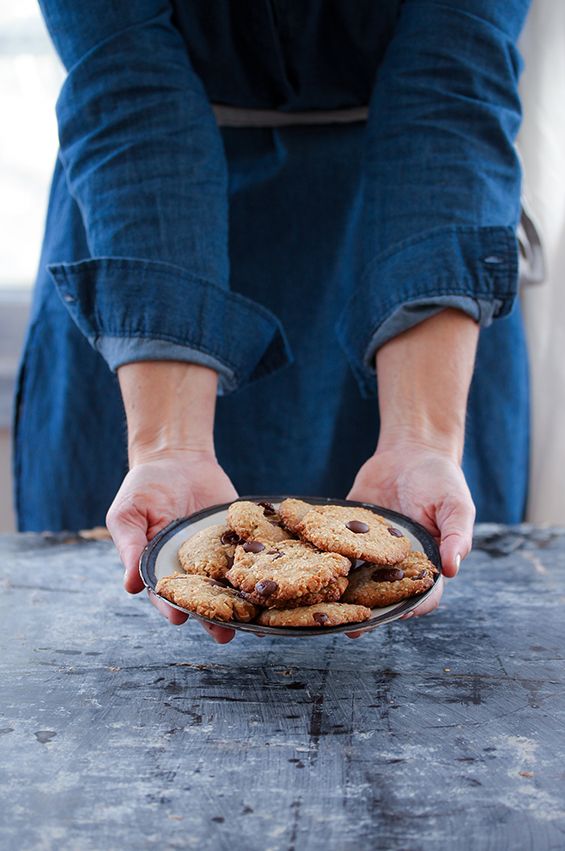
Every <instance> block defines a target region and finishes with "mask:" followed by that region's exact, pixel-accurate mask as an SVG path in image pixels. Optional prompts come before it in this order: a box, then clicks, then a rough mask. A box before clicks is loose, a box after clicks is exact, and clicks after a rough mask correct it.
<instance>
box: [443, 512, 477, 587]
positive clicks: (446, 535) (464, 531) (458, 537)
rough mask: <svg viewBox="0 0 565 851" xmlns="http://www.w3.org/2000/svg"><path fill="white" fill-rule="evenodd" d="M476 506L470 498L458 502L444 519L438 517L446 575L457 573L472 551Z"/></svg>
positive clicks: (450, 575)
mask: <svg viewBox="0 0 565 851" xmlns="http://www.w3.org/2000/svg"><path fill="white" fill-rule="evenodd" d="M474 522H475V506H474V505H473V502H472V501H471V499H470V498H469V500H468V501H467V500H466V501H464V502H459V503H457V504H456V505H455V506H454V507H453V509H452V510H451V511H450V512H449V514H448V516H447V517H446V519H445V520H444V521H442V520H441V518H438V527H439V531H440V536H441V539H440V546H439V551H440V555H441V562H442V565H443V573H444V575H445V576H448V577H453V576H456V575H457V572H458V570H459V566H460V564H461V562H462V561H463V559H464V558H466V557H467V556H468V555H469V553H470V552H471V547H472V545H473V524H474Z"/></svg>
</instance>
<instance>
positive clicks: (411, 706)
mask: <svg viewBox="0 0 565 851" xmlns="http://www.w3.org/2000/svg"><path fill="white" fill-rule="evenodd" d="M0 565H1V567H0V592H1V593H0V624H1V626H0V629H1V642H2V646H1V649H2V653H1V659H0V681H1V700H0V712H1V715H0V796H1V799H2V802H3V806H2V811H1V812H0V847H2V849H17V851H24V849H55V848H56V849H73V851H75V849H87V851H88V849H102V848H104V849H114V848H115V849H118V848H119V849H124V848H127V849H129V848H132V849H134V848H135V849H139V848H166V849H175V848H198V849H208V848H210V849H221V851H224V849H225V851H238V849H246V851H247V849H252V851H255V849H257V851H259V849H261V851H267V849H276V851H278V849H284V851H292V849H295V851H303V849H304V851H318V849H339V850H340V851H342V849H346V851H349V849H351V851H353V849H359V848H370V849H387V850H388V849H393V851H400V849H402V851H405V850H406V849H410V851H418V849H424V850H425V851H427V850H428V849H430V851H431V850H432V849H433V851H438V849H450V851H451V850H452V849H481V851H506V849H508V851H516V849H533V851H544V849H562V848H565V732H564V731H565V698H564V694H565V671H564V666H563V660H564V649H563V648H564V646H565V615H564V611H565V610H564V603H565V582H564V580H565V530H556V529H538V528H533V527H529V526H522V527H513V528H511V529H506V528H503V527H498V526H496V527H494V526H493V527H481V528H479V530H478V532H477V539H476V547H475V550H474V552H473V554H472V556H471V557H470V558H469V559H468V561H466V562H465V564H464V566H463V569H462V572H461V575H460V576H459V577H458V579H457V580H455V581H453V582H451V583H449V587H448V589H447V592H446V595H445V602H444V605H443V606H442V608H441V609H440V611H439V612H438V613H436V614H434V615H430V616H427V617H425V618H413V619H411V620H409V621H405V622H399V623H395V624H392V625H390V626H386V627H381V628H380V629H378V630H376V631H374V632H373V633H371V634H369V635H366V636H364V637H362V638H361V639H358V640H356V641H350V640H348V639H346V638H345V637H342V636H333V637H330V636H328V637H322V638H312V639H309V640H306V639H305V640H302V639H294V640H293V639H283V640H280V639H271V638H263V639H257V638H255V637H254V636H251V635H245V634H240V635H239V636H238V637H237V638H236V640H235V641H233V642H232V643H231V644H229V645H227V646H225V647H219V646H217V645H215V644H213V643H212V642H211V641H210V640H209V639H208V638H207V636H206V635H205V634H204V633H203V632H202V630H201V629H200V628H199V627H198V625H197V624H196V623H194V622H189V623H188V624H187V625H186V626H184V627H180V628H176V627H175V628H174V627H170V626H169V625H168V624H166V623H165V621H163V620H162V619H161V618H160V617H159V616H158V615H157V613H156V612H155V611H154V610H153V608H152V607H151V606H150V605H149V604H148V601H147V599H146V598H145V596H144V595H140V596H139V597H136V598H130V597H128V596H127V595H125V594H124V593H123V592H122V590H121V569H120V566H119V564H118V561H117V557H116V555H115V553H114V551H113V549H112V546H111V544H109V543H106V542H99V541H84V540H81V539H79V538H77V537H76V536H70V537H65V536H51V537H43V536H39V535H20V536H17V535H12V536H4V537H3V538H0Z"/></svg>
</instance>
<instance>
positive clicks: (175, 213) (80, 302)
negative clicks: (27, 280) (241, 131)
mask: <svg viewBox="0 0 565 851" xmlns="http://www.w3.org/2000/svg"><path fill="white" fill-rule="evenodd" d="M41 6H42V11H43V14H44V17H45V20H46V23H47V25H48V28H49V30H50V33H51V36H52V39H53V42H54V44H55V47H56V48H57V50H58V53H59V55H60V57H61V59H62V61H63V63H64V65H65V67H66V70H67V77H66V80H65V82H64V84H63V88H62V90H61V93H60V96H59V99H58V102H57V119H58V126H59V140H60V158H61V161H62V163H63V166H64V170H65V175H66V180H67V185H68V188H69V191H70V193H71V195H72V196H73V198H74V199H75V201H76V202H77V204H78V206H79V209H80V212H81V215H82V219H83V223H84V227H85V231H86V236H87V242H88V248H89V255H90V256H89V257H85V258H83V259H81V260H80V261H79V262H76V258H72V261H74V262H69V258H65V257H61V258H60V259H58V260H57V262H54V263H52V264H51V265H50V266H49V272H50V273H51V276H52V278H53V280H54V282H55V285H56V286H57V288H58V290H59V292H60V294H61V297H62V299H63V301H64V303H65V305H66V306H67V308H68V310H69V312H70V315H71V316H72V318H73V320H74V321H75V322H76V324H77V325H78V327H79V329H80V330H81V331H82V332H83V333H84V334H85V336H86V337H87V338H88V340H89V341H90V343H91V344H92V345H93V346H94V347H95V348H96V349H97V350H98V351H99V352H100V354H101V355H102V356H103V357H104V358H105V359H106V361H107V363H108V365H109V366H110V368H111V369H114V370H115V369H117V368H118V367H119V366H120V365H121V364H123V363H126V362H131V361H135V360H146V359H155V358H156V357H157V358H158V359H175V360H186V361H190V362H196V363H202V364H205V365H207V366H211V367H212V368H215V369H216V370H217V371H218V373H219V375H220V386H221V389H222V391H223V392H229V391H231V390H233V389H235V388H237V387H238V386H239V385H240V384H243V383H245V382H247V381H249V380H252V379H254V378H257V377H260V376H262V375H264V374H267V373H269V372H272V371H274V370H276V369H278V368H279V367H281V366H283V365H285V364H286V363H287V362H288V361H289V359H290V352H289V349H288V344H287V341H286V338H285V335H284V332H283V329H282V327H281V325H280V323H279V321H278V319H277V318H276V317H275V316H274V315H273V314H272V313H271V312H270V311H268V310H267V309H266V308H264V307H262V306H260V305H258V304H256V303H254V302H251V301H250V300H248V299H246V298H245V297H243V296H241V295H239V294H238V293H235V292H232V291H230V289H229V260H228V200H227V166H226V162H225V157H224V151H223V145H222V140H221V136H220V133H219V130H218V128H217V125H216V122H215V119H214V115H213V112H212V109H211V106H210V104H209V102H208V98H207V96H206V93H205V91H204V89H203V86H202V83H201V81H200V79H199V78H198V76H197V74H196V73H195V72H194V70H193V68H192V66H191V63H190V58H189V56H188V54H187V50H186V45H185V43H184V41H183V39H182V37H181V35H180V33H179V32H178V31H177V29H176V28H175V26H174V23H173V22H172V18H171V8H170V4H169V2H168V0H167V2H163V0H132V2H129V3H109V4H108V3H105V2H103V0H92V2H90V3H88V4H83V3H78V4H77V3H76V2H73V0H42V2H41Z"/></svg>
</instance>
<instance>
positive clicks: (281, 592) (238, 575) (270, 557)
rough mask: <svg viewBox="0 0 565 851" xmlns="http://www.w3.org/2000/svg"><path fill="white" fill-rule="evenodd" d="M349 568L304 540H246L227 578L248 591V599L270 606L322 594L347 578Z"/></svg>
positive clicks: (337, 557)
mask: <svg viewBox="0 0 565 851" xmlns="http://www.w3.org/2000/svg"><path fill="white" fill-rule="evenodd" d="M350 567H351V562H350V560H349V559H348V558H345V557H344V556H342V555H339V554H338V553H328V552H321V551H320V550H317V549H316V548H315V547H313V546H310V544H306V543H303V542H302V541H280V542H278V543H276V544H274V543H273V542H269V541H265V543H263V542H260V541H247V542H246V543H245V544H243V545H241V546H239V547H237V549H236V551H235V557H234V563H233V567H232V568H231V569H230V570H229V571H228V573H227V574H226V578H227V579H228V580H229V582H231V584H232V585H234V586H235V587H236V588H238V589H239V590H240V591H243V592H245V594H246V599H248V600H251V601H252V602H253V603H257V605H260V606H267V607H271V606H274V605H277V604H278V603H280V602H284V601H286V600H293V601H295V600H297V599H298V598H300V597H303V596H304V595H305V594H315V593H317V592H319V591H320V590H321V589H322V588H326V587H327V586H328V585H329V584H330V583H331V582H335V581H336V580H337V578H338V577H340V576H347V574H348V573H349V570H350Z"/></svg>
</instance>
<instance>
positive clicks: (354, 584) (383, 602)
mask: <svg viewBox="0 0 565 851" xmlns="http://www.w3.org/2000/svg"><path fill="white" fill-rule="evenodd" d="M437 573H438V570H437V568H436V567H435V566H434V565H433V564H432V563H431V561H429V559H428V558H427V557H426V556H425V555H424V553H419V552H412V553H410V555H408V556H407V557H406V558H405V559H403V561H401V562H399V563H398V564H394V565H386V566H383V565H376V564H365V565H362V566H361V567H358V568H357V570H354V571H353V572H352V573H351V574H350V577H349V585H348V587H347V590H346V592H345V594H344V595H343V598H342V599H343V601H344V602H347V603H356V604H358V605H361V606H368V607H369V608H370V609H373V608H378V607H380V606H391V605H392V604H393V603H398V602H400V600H405V599H407V598H408V597H414V596H415V595H416V594H421V593H422V592H423V591H427V590H428V588H431V587H432V585H433V584H434V575H435V574H437Z"/></svg>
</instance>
